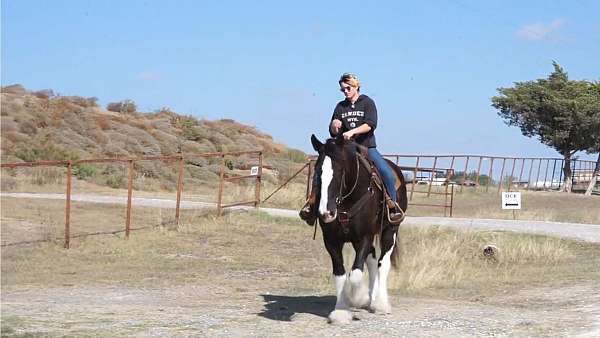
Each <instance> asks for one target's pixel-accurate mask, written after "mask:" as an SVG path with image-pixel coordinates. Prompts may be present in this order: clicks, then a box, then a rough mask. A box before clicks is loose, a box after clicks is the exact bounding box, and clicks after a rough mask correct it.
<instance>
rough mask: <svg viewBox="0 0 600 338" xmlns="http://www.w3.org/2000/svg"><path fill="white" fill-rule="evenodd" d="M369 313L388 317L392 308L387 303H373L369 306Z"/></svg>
mask: <svg viewBox="0 0 600 338" xmlns="http://www.w3.org/2000/svg"><path fill="white" fill-rule="evenodd" d="M369 312H372V313H377V314H380V315H389V314H390V313H392V306H391V305H390V304H389V303H387V304H385V303H383V304H382V303H378V302H375V303H373V304H371V305H370V306H369Z"/></svg>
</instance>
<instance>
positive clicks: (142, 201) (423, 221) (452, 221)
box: [0, 193, 600, 243]
mask: <svg viewBox="0 0 600 338" xmlns="http://www.w3.org/2000/svg"><path fill="white" fill-rule="evenodd" d="M0 196H4V197H14V198H42V199H65V195H64V194H31V193H2V194H1V195H0ZM71 198H72V200H73V201H80V202H90V203H105V204H127V198H126V197H118V196H103V195H84V194H81V195H71ZM175 203H176V202H175V200H171V199H163V198H141V197H135V198H133V199H132V204H133V205H134V206H148V207H157V208H175ZM215 207H216V204H214V203H208V202H196V201H185V200H183V201H181V208H183V209H198V208H215ZM232 209H252V207H244V206H240V207H235V208H232ZM260 209H261V211H264V212H266V213H268V214H270V215H273V216H280V217H293V218H297V217H298V212H297V211H296V210H285V209H274V208H260ZM403 225H412V226H422V225H423V226H424V225H427V226H428V225H441V226H450V227H456V228H461V229H473V230H506V231H515V232H524V233H537V234H544V235H550V236H556V237H562V238H572V239H577V240H584V241H588V242H592V243H600V224H579V223H559V222H547V221H526V220H501V219H473V218H449V217H410V216H408V217H407V218H406V220H405V221H404V223H403Z"/></svg>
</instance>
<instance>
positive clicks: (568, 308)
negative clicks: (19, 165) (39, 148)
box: [2, 275, 600, 337]
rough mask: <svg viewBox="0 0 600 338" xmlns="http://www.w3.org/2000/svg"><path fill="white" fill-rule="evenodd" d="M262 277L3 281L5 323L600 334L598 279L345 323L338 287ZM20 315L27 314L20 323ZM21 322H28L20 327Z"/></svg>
mask: <svg viewBox="0 0 600 338" xmlns="http://www.w3.org/2000/svg"><path fill="white" fill-rule="evenodd" d="M262 278H265V276H260V275H250V276H232V278H231V280H230V282H229V283H227V284H226V285H206V284H205V283H203V282H202V280H198V281H197V283H194V284H193V285H187V286H181V287H174V288H167V289H162V288H157V289H153V288H145V289H140V288H123V287H118V286H114V287H96V288H89V287H86V288H78V287H73V286H69V285H65V286H64V287H59V288H52V289H31V290H26V289H20V290H4V292H3V294H2V312H3V331H5V330H6V329H7V327H8V328H9V329H8V330H9V332H10V330H13V331H12V333H14V334H19V333H25V332H27V333H30V334H34V335H44V336H47V335H49V336H62V335H75V336H80V335H93V336H105V335H109V336H139V337H146V336H152V337H160V336H162V337H171V336H262V337H265V336H266V337H271V336H330V335H341V336H363V337H364V336H372V337H380V336H384V335H385V336H396V337H403V336H406V337H414V336H428V337H488V336H493V337H515V336H522V337H525V336H528V337H530V336H554V337H557V336H582V337H597V336H598V335H599V334H600V286H598V285H576V286H572V287H568V288H564V289H560V290H557V289H545V288H542V289H530V290H522V291H519V292H514V293H513V292H509V291H508V290H507V292H506V294H505V295H504V296H502V297H494V298H490V299H474V300H472V301H468V302H466V301H452V300H441V299H425V298H410V297H402V296H399V295H394V296H393V298H392V299H393V306H394V311H393V313H392V314H391V315H376V314H371V313H369V312H367V311H365V310H356V312H355V316H356V320H355V321H353V322H352V323H351V324H349V325H346V326H343V327H338V326H333V325H330V324H327V321H326V316H327V314H328V312H329V311H330V310H331V309H332V308H333V306H334V304H335V299H334V297H333V296H330V295H322V296H319V295H316V296H315V295H309V294H299V295H298V294H289V293H288V292H286V290H277V291H275V290H267V289H265V288H262V287H260V285H261V279H262ZM268 278H277V277H276V276H271V277H268ZM266 284H268V283H266ZM6 314H10V315H9V316H8V317H6V316H5V315H6ZM16 318H20V319H19V322H18V323H15V322H14V320H16ZM23 318H27V319H26V322H23ZM15 327H21V328H23V327H25V328H26V330H25V331H21V332H20V329H12V328H15ZM5 332H6V331H5Z"/></svg>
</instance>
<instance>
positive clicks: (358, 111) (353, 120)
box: [330, 94, 377, 148]
mask: <svg viewBox="0 0 600 338" xmlns="http://www.w3.org/2000/svg"><path fill="white" fill-rule="evenodd" d="M334 119H338V120H340V121H342V128H341V131H340V132H341V133H343V132H346V131H348V130H350V129H354V128H356V127H358V126H360V125H362V124H364V123H366V124H368V125H369V126H371V130H370V131H369V132H368V133H365V134H360V135H356V136H355V141H356V143H358V144H360V145H363V146H365V147H368V148H375V147H376V146H377V145H376V143H375V133H374V132H375V128H377V108H376V107H375V102H373V100H371V98H370V97H368V96H367V95H362V94H361V95H360V96H359V97H358V100H356V102H354V104H351V103H350V101H348V100H343V101H340V102H339V103H338V104H337V105H336V106H335V109H334V110H333V116H332V117H331V120H332V121H333V120H334ZM330 132H331V129H330ZM331 136H334V135H333V134H332V135H331Z"/></svg>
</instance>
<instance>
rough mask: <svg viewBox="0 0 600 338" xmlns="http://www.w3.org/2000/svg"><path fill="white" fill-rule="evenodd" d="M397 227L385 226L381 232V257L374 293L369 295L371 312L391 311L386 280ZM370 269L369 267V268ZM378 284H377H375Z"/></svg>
mask: <svg viewBox="0 0 600 338" xmlns="http://www.w3.org/2000/svg"><path fill="white" fill-rule="evenodd" d="M397 232H398V227H397V226H393V227H390V226H388V227H386V228H385V229H384V230H383V233H382V234H381V257H379V264H378V271H377V272H378V274H377V278H376V280H375V281H374V284H375V286H374V289H375V288H376V290H373V291H376V293H374V297H371V305H370V307H369V308H370V309H371V311H373V312H380V313H386V314H387V313H391V312H392V306H391V305H390V301H389V299H388V290H387V280H388V275H389V273H390V269H391V265H392V264H391V257H392V252H393V251H394V246H395V245H396V234H397ZM369 270H371V269H369ZM377 284H378V285H377Z"/></svg>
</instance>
